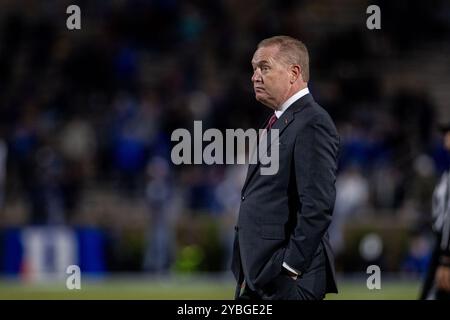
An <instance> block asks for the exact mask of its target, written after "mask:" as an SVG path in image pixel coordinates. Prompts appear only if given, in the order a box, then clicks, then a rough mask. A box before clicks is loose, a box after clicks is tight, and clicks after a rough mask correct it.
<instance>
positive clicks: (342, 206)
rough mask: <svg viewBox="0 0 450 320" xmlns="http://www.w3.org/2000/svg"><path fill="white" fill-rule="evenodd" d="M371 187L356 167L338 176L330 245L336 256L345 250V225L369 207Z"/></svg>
mask: <svg viewBox="0 0 450 320" xmlns="http://www.w3.org/2000/svg"><path fill="white" fill-rule="evenodd" d="M368 200H369V185H368V182H367V179H366V178H364V176H363V175H362V174H361V171H360V168H359V167H358V166H356V165H354V166H351V167H349V168H347V169H346V170H345V171H343V172H341V173H340V174H339V175H338V178H337V181H336V203H335V206H334V213H333V221H332V223H331V225H330V231H329V233H330V243H331V245H332V247H333V251H334V252H335V254H336V255H339V253H341V251H343V250H344V249H345V243H344V237H343V232H344V226H345V223H346V222H347V221H348V220H349V219H352V218H355V216H357V215H364V212H362V210H364V208H365V207H366V206H367V205H368Z"/></svg>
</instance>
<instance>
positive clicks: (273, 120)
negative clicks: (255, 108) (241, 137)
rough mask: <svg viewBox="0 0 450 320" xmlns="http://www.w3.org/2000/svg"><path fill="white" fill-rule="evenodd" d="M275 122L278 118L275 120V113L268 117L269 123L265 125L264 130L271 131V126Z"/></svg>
mask: <svg viewBox="0 0 450 320" xmlns="http://www.w3.org/2000/svg"><path fill="white" fill-rule="evenodd" d="M277 120H278V118H277V116H276V115H275V113H274V114H273V115H272V116H271V117H270V119H269V122H268V123H267V126H266V129H267V130H270V129H272V126H273V124H274V123H275V121H277Z"/></svg>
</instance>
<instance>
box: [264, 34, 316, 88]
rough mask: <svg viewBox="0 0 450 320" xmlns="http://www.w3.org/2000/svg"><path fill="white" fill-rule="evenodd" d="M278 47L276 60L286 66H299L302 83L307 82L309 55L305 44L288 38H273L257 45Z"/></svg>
mask: <svg viewBox="0 0 450 320" xmlns="http://www.w3.org/2000/svg"><path fill="white" fill-rule="evenodd" d="M270 46H278V58H279V59H280V60H281V61H282V62H283V63H285V64H286V65H288V66H290V65H293V64H295V65H299V66H300V69H301V70H300V73H301V75H302V78H303V81H305V82H308V81H309V54H308V49H307V48H306V46H305V44H304V43H303V42H301V41H300V40H297V39H295V38H292V37H289V36H275V37H271V38H267V39H264V40H262V41H261V42H260V43H258V49H259V48H261V47H270Z"/></svg>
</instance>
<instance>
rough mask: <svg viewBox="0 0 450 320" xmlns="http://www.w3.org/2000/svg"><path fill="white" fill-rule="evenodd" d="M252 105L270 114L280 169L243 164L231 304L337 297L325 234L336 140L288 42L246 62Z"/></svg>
mask: <svg viewBox="0 0 450 320" xmlns="http://www.w3.org/2000/svg"><path fill="white" fill-rule="evenodd" d="M252 66H253V70H254V71H253V76H252V82H253V86H254V92H255V97H256V99H257V100H258V101H259V102H261V103H262V104H264V105H265V106H267V107H269V108H271V109H272V110H273V114H272V115H271V117H270V119H269V120H268V121H267V122H266V124H265V126H264V127H265V128H266V129H268V131H267V134H270V132H271V131H272V130H274V129H278V135H279V138H278V139H279V140H278V142H277V146H278V147H279V169H278V172H276V173H275V174H273V175H262V174H261V170H260V169H261V166H262V165H261V163H257V164H250V165H249V169H248V173H247V177H246V180H245V183H244V186H243V188H242V193H241V206H240V210H239V218H238V222H237V225H236V227H235V230H236V232H235V242H234V248H233V250H234V251H233V260H232V266H231V268H232V271H233V273H234V275H235V277H236V280H237V287H236V294H235V298H236V299H264V300H266V299H267V300H279V299H280V300H281V299H283V300H285V299H289V300H297V299H299V300H303V299H313V300H320V299H323V298H324V297H325V294H326V293H327V292H335V293H337V286H336V281H335V271H334V258H333V253H332V251H331V247H330V244H329V241H328V233H327V229H328V226H329V225H330V223H331V216H332V212H333V207H334V201H335V193H336V192H335V180H336V170H337V156H338V148H339V136H338V134H337V131H336V128H335V126H334V124H333V121H332V119H331V118H330V116H329V115H328V113H327V112H326V111H325V110H324V109H323V108H322V107H320V106H319V105H318V104H317V103H316V102H315V101H314V99H313V97H312V96H311V94H310V93H309V91H308V86H307V85H308V80H309V56H308V51H307V49H306V47H305V45H304V44H303V43H302V42H301V41H299V40H297V39H294V38H291V37H287V36H276V37H272V38H268V39H265V40H263V41H261V42H260V43H259V44H258V47H257V50H256V52H255V53H254V55H253V60H252Z"/></svg>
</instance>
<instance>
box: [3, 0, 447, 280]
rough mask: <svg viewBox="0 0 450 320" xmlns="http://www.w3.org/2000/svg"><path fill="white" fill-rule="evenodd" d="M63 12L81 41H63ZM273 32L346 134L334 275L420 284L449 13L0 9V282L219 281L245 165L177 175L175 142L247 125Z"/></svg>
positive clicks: (173, 0)
mask: <svg viewBox="0 0 450 320" xmlns="http://www.w3.org/2000/svg"><path fill="white" fill-rule="evenodd" d="M70 4H77V5H79V6H80V8H81V30H73V31H69V30H67V28H66V19H67V18H68V16H69V15H68V14H66V8H67V6H69V5H70ZM370 4H378V5H379V6H380V8H381V30H369V29H367V27H366V19H367V18H368V16H369V15H368V14H366V8H367V6H368V5H370ZM278 34H284V35H290V36H293V37H297V38H299V39H301V40H302V41H303V42H304V43H305V44H306V45H307V47H308V49H309V52H310V59H311V67H310V69H311V81H310V83H309V88H310V91H311V92H312V94H313V95H314V97H315V99H316V100H317V101H318V102H319V103H320V104H321V105H322V106H323V107H324V108H325V109H326V110H327V111H328V112H329V113H330V115H331V116H332V118H333V119H334V121H335V123H336V126H337V128H338V131H339V134H340V135H341V143H342V144H341V155H340V164H339V176H338V181H337V191H338V193H337V200H336V207H335V212H334V222H333V224H332V226H331V230H330V232H331V240H332V243H333V246H334V249H335V252H336V255H337V268H338V271H339V272H340V273H347V272H348V273H351V272H365V268H366V266H367V265H368V264H373V263H374V264H378V265H380V266H381V268H382V270H387V271H391V272H401V273H408V274H413V275H419V276H420V275H423V272H424V271H425V268H426V264H427V262H428V258H429V254H430V250H431V244H432V241H433V235H432V233H431V228H430V217H431V212H430V205H431V194H432V191H433V188H434V185H435V183H436V182H437V179H438V177H439V176H440V174H441V173H442V172H443V171H444V170H445V169H447V168H448V166H449V163H450V156H449V154H448V153H446V152H445V151H444V149H443V147H442V143H441V139H442V137H441V136H440V135H439V133H438V131H437V130H436V125H437V124H438V123H439V121H443V120H445V119H447V120H450V106H449V101H450V63H449V56H450V41H449V40H450V2H448V1H444V0H442V1H420V2H411V1H377V2H372V1H356V0H345V1H331V0H327V1H320V2H319V1H280V2H278V1H277V2H275V1H262V0H258V1H256V0H254V1H253V0H252V1H237V0H228V1H227V0H221V1H177V0H167V1H163V0H159V1H158V0H155V1H144V0H121V1H119V0H116V1H100V0H99V1H5V0H2V1H1V2H0V228H1V229H0V255H1V256H0V258H1V260H0V262H1V264H0V273H1V274H3V275H13V276H14V275H26V276H28V277H37V278H38V277H39V274H40V273H46V272H52V271H55V270H59V269H58V268H61V267H62V266H64V265H65V264H64V263H66V265H67V263H69V262H70V263H75V264H79V265H81V267H82V270H84V271H86V272H92V273H100V274H105V273H109V272H119V271H121V272H149V273H157V274H161V273H163V274H166V273H176V272H179V273H183V272H184V273H192V272H223V273H227V274H228V273H229V271H228V267H229V258H230V256H229V255H230V253H231V241H232V239H233V232H234V230H233V226H234V224H235V220H236V217H237V210H238V207H239V199H240V197H239V195H240V188H241V186H242V183H243V180H244V178H245V174H246V168H245V166H242V165H241V166H238V165H236V166H231V165H217V166H206V165H204V166H202V165H182V166H174V165H173V164H172V162H171V160H170V151H171V148H172V146H173V144H172V142H171V141H170V136H171V133H172V131H173V130H175V129H177V128H188V129H190V128H192V125H193V121H194V120H202V121H203V129H204V130H205V129H206V128H208V127H211V128H212V127H214V128H219V129H221V130H224V129H225V128H244V129H246V128H251V127H253V128H257V127H258V126H260V125H261V123H262V122H263V121H264V120H265V119H266V118H267V117H268V115H269V114H270V111H269V110H268V109H267V108H265V107H264V106H262V105H261V104H259V103H257V102H256V101H255V99H254V96H253V91H252V85H251V81H250V78H251V73H252V68H251V64H250V61H251V57H252V55H253V52H254V50H255V47H256V45H257V43H258V42H259V41H260V40H262V39H263V38H266V37H269V36H273V35H278ZM55 257H56V258H55ZM58 257H60V258H58ZM55 261H56V262H55ZM58 261H59V262H58Z"/></svg>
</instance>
